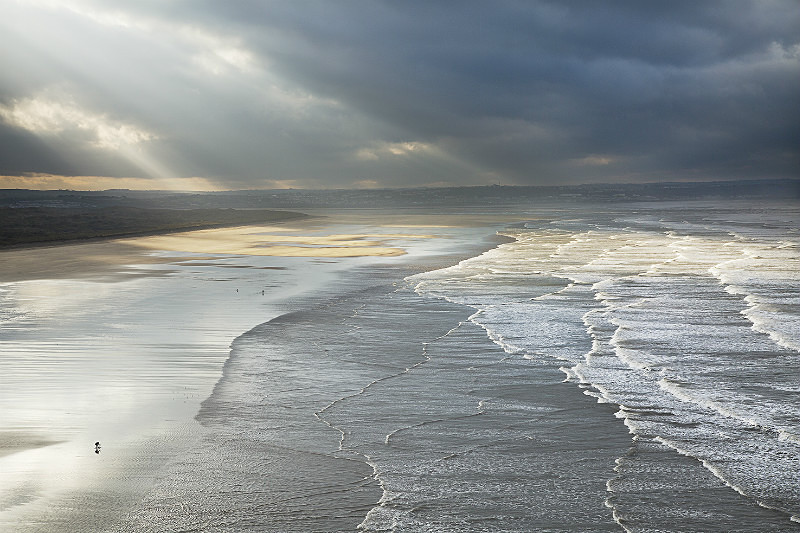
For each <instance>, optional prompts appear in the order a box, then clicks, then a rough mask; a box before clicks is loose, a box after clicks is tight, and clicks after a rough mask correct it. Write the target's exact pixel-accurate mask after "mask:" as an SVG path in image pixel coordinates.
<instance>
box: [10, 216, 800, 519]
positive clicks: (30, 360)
mask: <svg viewBox="0 0 800 533" xmlns="http://www.w3.org/2000/svg"><path fill="white" fill-rule="evenodd" d="M311 214H313V215H315V216H316V218H313V219H307V220H304V221H302V223H300V222H291V223H286V224H281V225H273V226H269V227H264V226H247V227H235V228H219V229H213V230H202V231H197V232H189V233H184V234H170V235H152V236H147V237H140V238H136V239H126V240H119V241H109V242H107V243H88V244H84V245H70V246H64V247H53V248H42V249H38V250H15V251H11V252H4V253H6V254H10V255H8V256H7V257H10V258H11V259H15V258H16V259H18V261H19V262H18V263H15V261H14V260H7V261H3V262H1V263H0V264H3V265H4V267H3V268H4V271H3V275H4V276H7V278H8V281H4V282H3V284H2V286H0V290H1V291H2V300H0V301H1V302H2V307H1V308H0V309H1V310H2V315H1V316H2V320H3V321H2V327H3V329H2V334H3V335H2V349H3V354H4V358H3V360H2V363H0V364H2V365H3V367H2V368H0V371H2V372H0V375H2V379H3V388H2V392H0V412H2V413H3V415H4V418H3V419H2V429H0V432H2V434H3V441H2V443H3V446H4V448H3V449H4V452H3V453H4V455H3V456H2V457H0V473H2V476H3V483H2V484H1V485H0V487H2V488H1V489H0V509H2V511H0V526H2V527H0V528H6V529H11V530H14V531H23V532H35V531H76V530H80V531H109V532H112V531H113V532H139V531H152V532H161V531H208V532H211V531H232V532H233V531H276V532H277V531H319V532H330V531H376V532H377V531H398V532H402V531H442V532H451V531H486V532H488V531H504V532H505V531H508V532H524V531H538V530H544V531H558V532H571V531H631V532H633V531H659V532H672V531H698V532H699V531H703V532H717V531H718V532H723V531H725V532H731V531H737V532H742V533H744V532H748V531H758V530H769V531H781V532H783V531H786V532H789V531H797V530H798V527H799V526H800V524H798V523H797V522H795V521H793V520H796V516H797V514H798V510H800V495H799V494H798V493H797V485H796V484H795V483H793V478H792V475H793V474H792V473H793V472H797V468H796V467H797V466H798V464H800V463H798V462H799V461H800V453H798V448H797V435H796V427H797V422H798V420H800V419H799V418H798V416H800V406H798V404H797V402H796V396H795V394H796V392H797V390H796V389H797V384H796V379H795V378H796V376H795V375H794V374H793V370H792V369H794V368H796V362H797V360H798V351H797V346H796V342H797V338H796V332H795V331H794V329H793V327H792V321H793V320H794V319H795V318H796V302H795V301H794V300H793V299H792V298H793V296H792V294H793V293H792V291H793V290H794V288H795V287H797V283H798V280H797V274H796V272H797V271H798V269H797V268H796V267H795V266H796V265H797V264H800V255H798V252H797V250H798V246H800V243H798V242H797V235H796V227H797V221H798V216H800V215H799V214H798V211H797V208H796V206H795V205H793V204H782V203H779V202H778V203H770V204H768V205H767V204H765V205H759V206H755V207H754V206H751V205H749V204H740V205H730V204H729V203H728V204H720V203H714V202H698V203H696V204H693V205H688V206H687V205H685V204H683V203H681V204H678V203H670V202H652V203H641V204H636V205H634V206H629V205H626V206H620V205H615V204H605V205H598V206H591V207H590V206H583V205H553V206H538V207H532V206H530V205H520V206H505V207H503V208H483V209H465V208H458V209H456V208H450V209H446V208H442V209H441V210H439V211H437V212H436V213H432V212H430V211H426V210H415V209H406V210H401V209H398V210H394V211H391V210H380V211H378V210H367V209H359V210H339V211H337V210H318V211H316V212H313V213H311ZM731 219H735V220H736V222H735V223H733V222H731ZM37 254H44V255H41V256H39V257H40V259H39V260H37ZM21 265H22V266H24V265H33V266H34V267H35V268H32V269H31V274H30V276H29V277H30V278H31V279H27V280H23V279H21V278H22V277H23V274H20V272H21V268H22V267H21ZM742 272H746V273H747V275H742ZM57 273H58V274H57ZM793 317H794V318H793ZM98 441H99V442H100V444H101V447H100V449H99V450H97V451H96V450H95V446H94V443H95V442H98ZM98 452H99V453H98ZM793 516H794V517H795V518H793Z"/></svg>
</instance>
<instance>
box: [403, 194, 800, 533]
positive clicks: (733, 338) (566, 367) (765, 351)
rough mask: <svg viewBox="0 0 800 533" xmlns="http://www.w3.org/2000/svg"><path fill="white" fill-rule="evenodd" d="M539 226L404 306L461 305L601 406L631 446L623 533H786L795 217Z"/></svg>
mask: <svg viewBox="0 0 800 533" xmlns="http://www.w3.org/2000/svg"><path fill="white" fill-rule="evenodd" d="M538 214H539V217H537V218H538V219H537V220H532V221H529V222H526V223H524V224H521V225H519V226H517V227H513V228H510V229H508V230H506V231H504V232H502V233H503V234H504V235H506V236H508V237H510V238H513V239H514V242H512V243H508V244H503V245H501V246H499V247H498V248H497V249H494V250H491V251H489V252H486V253H484V254H483V255H481V256H480V257H476V258H474V259H470V260H467V261H463V262H461V263H460V264H458V265H457V266H454V267H451V268H448V269H443V270H439V271H436V272H430V273H426V274H422V275H419V276H415V277H413V278H412V279H411V280H412V282H413V283H414V284H415V288H416V290H417V292H419V293H420V294H422V295H428V296H435V297H439V298H444V299H446V300H448V301H452V302H457V303H461V304H465V305H468V306H470V307H471V308H474V309H475V313H474V314H473V315H472V316H471V317H470V321H471V322H472V323H474V324H477V325H479V326H480V327H481V328H482V329H484V330H485V331H486V333H487V335H488V336H489V338H491V339H492V340H493V341H494V342H495V343H497V344H498V345H499V346H501V347H502V348H503V350H504V352H506V353H508V354H509V357H514V358H523V359H526V360H529V361H531V362H534V363H536V364H538V365H540V364H543V363H544V362H546V361H548V360H550V361H552V362H553V364H557V365H558V366H559V367H560V369H561V371H562V372H563V374H564V376H565V380H566V381H567V382H569V383H570V384H572V386H574V387H580V388H582V389H583V390H584V393H585V394H587V395H589V396H591V397H594V398H596V399H597V401H598V402H600V403H602V404H605V405H609V406H613V409H614V410H615V416H616V417H618V418H619V419H620V420H621V421H622V422H624V424H625V426H626V427H627V429H628V431H629V432H630V435H631V441H630V443H629V448H628V449H627V450H625V451H624V453H622V454H620V455H619V457H617V458H616V459H615V461H614V462H615V466H614V472H613V474H611V475H609V476H608V479H607V483H606V498H605V502H606V505H607V506H608V507H609V510H610V512H611V514H612V516H613V518H614V520H615V521H616V522H617V523H618V524H619V525H620V526H621V527H622V528H624V529H625V530H629V531H783V530H796V529H798V526H797V524H796V523H795V524H794V525H793V524H792V523H791V522H790V521H789V520H790V519H791V520H793V521H795V522H797V521H798V516H800V394H799V393H800V378H798V370H799V369H800V235H799V234H798V228H800V217H798V209H797V206H793V205H782V206H781V205H771V206H768V207H767V206H745V205H735V206H731V205H730V204H727V205H720V204H708V203H706V204H703V203H696V204H694V205H689V206H681V205H665V204H642V205H640V206H638V207H636V208H634V209H631V207H630V206H626V207H625V209H619V210H617V209H615V208H614V207H612V206H608V207H606V208H595V209H592V210H580V209H574V210H571V212H569V213H564V210H563V209H560V210H556V211H553V212H550V213H547V212H544V211H542V212H540V213H538ZM565 215H566V216H565ZM492 403H493V401H492V399H487V400H486V401H484V403H483V408H484V409H486V408H487V406H490V407H491V406H492ZM564 407H566V406H564ZM604 437H605V435H604V434H603V433H600V434H598V435H597V442H598V444H600V443H601V442H602V441H603V440H604ZM565 448H567V447H566V446H565ZM590 457H591V458H592V460H593V461H597V460H598V459H600V457H597V456H595V455H594V453H592V452H590V453H587V455H586V457H585V458H586V459H589V458H590ZM711 476H713V478H711ZM710 478H711V479H710ZM726 492H727V494H726ZM587 494H588V493H587ZM756 506H758V507H760V508H761V509H763V512H762V511H761V510H759V509H757V508H756ZM565 530H566V529H565Z"/></svg>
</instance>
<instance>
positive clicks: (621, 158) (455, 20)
mask: <svg viewBox="0 0 800 533" xmlns="http://www.w3.org/2000/svg"><path fill="white" fill-rule="evenodd" d="M72 5H73V6H74V5H79V6H81V7H80V9H75V8H74V7H73V8H71V9H52V8H43V7H42V8H37V9H35V10H33V11H34V15H35V16H34V17H33V19H32V20H33V21H34V22H33V23H34V24H35V25H39V26H42V25H44V26H45V27H49V28H56V29H58V28H59V27H60V26H59V24H61V25H66V26H67V27H68V28H70V29H72V30H73V31H71V32H70V31H67V32H62V33H59V31H55V40H56V41H57V42H56V43H55V46H61V49H62V51H63V52H64V53H63V54H60V53H59V52H58V51H54V50H53V49H52V48H50V47H48V46H47V45H42V44H41V43H39V44H34V40H33V39H32V38H31V37H30V36H27V37H26V31H25V30H20V27H19V25H17V26H16V30H15V32H14V34H13V37H7V39H14V40H16V41H17V42H18V43H23V44H24V45H25V46H22V47H20V51H19V52H10V51H9V50H8V47H6V51H5V52H3V54H2V55H0V61H2V63H3V65H2V66H6V65H14V66H17V67H19V68H18V69H17V70H16V72H21V74H20V75H19V76H18V78H19V79H11V80H8V79H7V80H5V81H3V82H2V84H0V87H2V90H3V94H0V103H2V104H4V105H5V106H6V109H12V108H11V106H12V102H18V101H20V99H22V98H25V97H30V95H37V94H39V95H41V94H46V93H42V91H46V90H51V91H52V89H51V87H53V86H56V87H59V88H60V90H61V91H62V93H64V94H67V93H68V94H69V95H70V97H71V98H72V99H73V100H72V101H73V103H74V104H75V106H76V109H77V108H79V109H89V110H92V111H91V112H92V113H94V115H92V116H102V117H103V120H108V121H112V122H113V124H115V125H116V126H115V127H117V129H118V131H120V132H123V133H131V132H141V135H139V137H134V139H138V140H136V141H135V144H136V148H135V150H138V152H135V151H134V152H131V151H130V150H129V151H127V152H125V153H123V154H122V155H120V153H117V152H116V151H115V150H113V149H108V144H109V143H106V145H105V148H106V149H105V151H102V150H98V148H97V147H98V146H99V145H100V144H101V143H99V142H98V141H95V142H94V144H90V146H89V147H88V148H87V147H86V146H85V145H83V146H77V145H76V146H75V147H73V148H72V149H73V150H77V151H79V152H81V153H84V154H94V155H93V157H85V158H83V160H84V161H85V164H84V165H83V168H82V169H81V170H80V173H83V174H91V173H93V172H94V173H97V172H100V171H102V172H103V173H104V174H105V175H132V174H131V172H134V173H136V172H137V169H138V173H139V174H141V175H148V176H151V177H154V178H158V177H164V176H161V174H166V175H167V177H172V178H174V177H180V176H203V177H208V178H210V179H211V180H215V181H217V182H218V183H220V184H222V185H224V186H229V187H254V186H255V187H257V186H263V185H269V184H270V183H273V182H274V183H278V182H280V183H288V184H292V185H295V186H329V187H339V186H353V185H358V184H362V185H375V184H377V185H385V186H411V185H420V184H428V183H453V184H459V183H463V184H476V183H491V182H496V181H502V182H503V183H519V184H535V183H578V182H591V181H617V180H622V181H637V180H648V181H649V180H658V179H668V180H680V179H711V178H716V179H727V178H745V177H748V178H758V177H782V176H797V175H798V169H799V168H800V156H799V155H798V148H797V142H796V139H797V138H800V131H799V130H800V126H798V125H799V124H800V10H798V9H797V4H796V3H795V2H792V1H785V2H780V1H774V2H773V1H770V2H762V1H754V2H744V1H741V2H736V1H734V2H663V3H662V2H659V3H654V2H615V3H599V2H533V1H530V2H527V1H526V2H499V1H497V2H458V3H450V2H378V1H370V2H364V1H358V2H357V1H352V2H343V1H340V2H331V1H325V2H263V1H258V2H256V1H250V2H211V1H208V2H205V3H199V2H170V3H168V4H163V3H161V2H136V3H133V2H131V3H130V5H129V6H127V7H126V8H125V9H123V10H117V11H108V9H107V8H105V7H104V4H102V3H91V2H86V3H83V4H82V3H79V2H78V3H75V2H73V3H72ZM119 5H122V4H119ZM19 10H20V11H25V10H24V9H23V8H19ZM23 15H24V13H23ZM20 18H22V15H20ZM76 32H78V34H79V35H81V36H82V37H81V38H76V37H75V35H76ZM59 39H60V41H59ZM67 56H68V57H72V59H73V60H72V61H69V60H67V59H68V58H67ZM31 61H33V62H34V64H35V65H39V67H40V68H35V67H32V66H31ZM42 65H49V66H50V68H47V69H45V68H42ZM6 71H8V70H6ZM39 98H40V99H41V98H43V97H41V96H40V97H39ZM15 99H16V100H15ZM50 101H52V99H51V100H50ZM29 107H30V106H29ZM26 109H27V108H26ZM31 109H33V108H32V107H31ZM87 113H88V111H87ZM6 115H8V112H7V113H6ZM65 120H66V119H65ZM98 121H100V119H98ZM6 122H8V118H6ZM91 124H94V122H92V123H91ZM98 124H99V122H98ZM122 125H125V126H127V127H128V129H127V130H126V129H124V127H123V126H122ZM92 128H94V125H92V126H91V127H89V129H88V130H87V129H86V128H84V129H83V130H81V131H82V134H85V135H103V132H104V131H107V128H106V129H104V126H103V125H102V124H99V125H97V128H96V130H95V129H92ZM64 129H65V130H67V128H66V127H64ZM112 129H113V128H112ZM87 131H88V133H87ZM115 131H116V130H115ZM48 135H50V137H48ZM59 135H62V138H60V140H59V143H60V142H62V141H64V140H65V139H64V138H63V137H64V132H61V133H60V134H59ZM41 136H43V138H45V140H46V141H48V142H49V143H50V145H48V146H50V149H51V150H53V149H56V148H53V143H54V139H53V137H52V135H51V134H50V133H47V132H45V133H44V134H41ZM125 139H128V137H125ZM142 139H145V140H142ZM115 143H116V144H119V142H117V141H115V140H113V139H112V141H111V142H110V144H112V145H114V144H115ZM65 146H66V145H62V144H58V146H57V150H58V151H59V152H63V151H64V150H65ZM30 150H31V151H32V152H36V150H38V148H36V147H35V146H34V144H31V147H30ZM100 152H102V153H100ZM142 153H144V154H146V157H144V156H142V155H141V154H142ZM126 154H127V157H125V156H126ZM132 154H133V155H132ZM137 154H138V155H137ZM115 162H116V163H117V164H118V165H119V166H118V167H116V168H117V172H112V171H113V170H114V168H115V167H114V164H115ZM0 164H3V165H6V164H5V162H4V160H2V161H0ZM72 164H75V163H72ZM34 166H35V165H34ZM34 166H30V167H28V170H29V171H38V170H37V169H36V168H34ZM79 166H80V165H79ZM6 167H8V165H6ZM8 168H11V167H8ZM14 168H18V166H15V167H14ZM65 168H67V167H65ZM109 170H111V171H109ZM70 171H73V172H74V170H70ZM8 172H9V171H8V170H0V174H3V173H8ZM65 172H66V171H65ZM270 180H273V181H270Z"/></svg>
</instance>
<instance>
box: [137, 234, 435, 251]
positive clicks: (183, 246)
mask: <svg viewBox="0 0 800 533" xmlns="http://www.w3.org/2000/svg"><path fill="white" fill-rule="evenodd" d="M296 231H299V230H296V229H290V228H285V227H280V228H279V227H274V226H238V227H233V228H218V229H208V230H198V231H188V232H183V233H172V234H168V235H154V236H148V237H136V238H132V239H125V242H126V243H127V244H131V245H134V246H139V247H142V248H147V249H151V250H162V251H173V252H191V253H206V254H208V253H212V254H232V255H263V256H281V257H365V256H386V257H388V256H398V255H404V254H405V253H406V251H405V249H403V248H400V247H396V246H390V245H389V244H388V242H387V241H391V240H395V239H425V238H433V237H434V235H414V234H398V233H393V234H331V235H300V234H290V235H286V233H289V232H296ZM277 232H280V233H281V234H280V235H279V234H277Z"/></svg>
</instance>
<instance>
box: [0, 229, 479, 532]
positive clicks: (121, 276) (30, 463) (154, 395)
mask: <svg viewBox="0 0 800 533" xmlns="http://www.w3.org/2000/svg"><path fill="white" fill-rule="evenodd" d="M298 222H301V221H298ZM351 222H352V221H351ZM363 222H364V221H360V222H358V223H356V224H353V223H349V224H344V225H343V224H341V223H337V222H335V221H334V220H332V219H330V218H329V219H325V221H324V222H322V221H321V220H320V219H313V220H312V219H303V220H302V222H301V223H300V224H299V225H301V226H303V228H302V232H301V233H304V234H307V235H309V236H312V237H314V238H315V239H319V238H321V237H324V234H326V233H328V234H332V235H349V236H354V235H356V236H357V235H359V233H357V232H355V231H354V230H357V229H359V227H360V228H361V234H360V235H362V236H364V238H356V239H350V240H351V241H353V242H349V243H348V244H349V245H351V246H353V247H354V249H356V250H357V251H358V253H356V254H354V255H353V256H349V257H342V256H339V257H336V256H331V255H330V253H329V250H326V248H327V244H326V243H325V242H324V240H323V241H314V242H315V243H316V244H309V243H308V242H300V243H299V244H298V247H299V248H305V249H311V250H313V249H314V246H318V248H317V250H318V253H316V254H315V255H313V256H306V257H296V256H291V255H288V254H284V255H247V254H243V253H241V252H242V250H237V251H238V252H240V253H230V254H229V253H219V252H217V253H207V254H200V253H196V252H191V251H185V250H181V249H179V248H180V246H178V247H176V248H178V249H174V250H166V251H165V250H163V249H159V247H158V246H150V245H148V246H137V245H134V244H131V241H132V239H114V240H108V241H103V242H91V243H80V244H77V243H70V244H67V245H65V246H51V247H35V248H28V249H24V250H13V251H9V250H4V251H3V252H0V253H2V254H3V255H5V256H6V258H8V257H13V258H15V259H16V263H17V264H16V267H13V265H12V266H10V265H11V263H14V261H2V262H1V263H0V264H2V265H3V270H4V272H3V273H2V275H0V280H1V281H2V283H0V289H1V290H2V294H1V295H0V303H2V304H3V309H4V310H5V311H6V312H4V314H3V315H0V316H2V317H4V318H6V319H9V318H10V319H11V320H16V322H15V324H14V328H15V329H14V330H13V331H14V332H15V333H14V335H11V336H7V338H6V340H5V341H4V347H5V348H6V350H5V351H7V352H8V353H9V355H10V357H9V358H8V359H7V360H6V361H4V364H5V368H3V371H4V373H5V375H6V376H7V381H6V383H7V384H8V385H9V386H8V387H5V389H4V391H3V392H0V404H2V408H3V409H4V410H5V412H9V413H11V414H12V415H13V417H12V418H13V420H12V419H8V420H7V424H6V427H5V428H3V431H2V433H5V436H6V437H9V438H6V439H5V440H6V444H8V445H9V446H8V449H7V450H6V451H7V452H9V453H10V455H5V456H0V462H3V461H4V462H3V463H2V465H1V466H0V468H3V469H4V471H9V472H13V475H12V476H10V477H8V478H7V482H8V484H7V485H6V487H5V488H4V489H3V491H0V508H2V509H4V511H2V512H0V524H3V525H12V526H13V527H14V528H16V529H17V530H20V531H44V530H47V531H72V530H75V527H78V526H80V527H83V528H86V527H89V529H96V527H95V526H88V523H87V522H86V521H87V520H89V521H91V520H97V521H98V522H101V521H102V522H105V523H107V524H113V523H116V521H117V520H119V519H120V517H121V516H122V515H124V513H125V511H124V510H125V509H126V508H128V507H130V506H132V505H134V503H135V502H136V501H138V499H139V498H140V497H141V495H142V494H143V493H144V492H146V491H147V490H148V489H149V487H152V485H153V483H154V482H155V481H156V480H157V479H158V478H159V477H160V476H162V475H163V471H164V468H166V465H168V464H170V463H171V462H173V461H174V460H175V459H176V457H179V456H180V455H181V454H182V453H184V452H185V451H186V450H187V449H188V448H187V447H188V446H190V445H191V443H193V442H196V441H197V439H200V438H202V436H203V434H204V431H205V430H204V429H203V428H202V427H201V426H199V425H198V424H197V422H196V421H195V420H194V416H195V415H196V414H197V411H198V409H199V407H200V402H201V401H203V400H204V399H206V398H208V397H209V395H210V393H211V388H212V386H213V385H214V384H215V383H216V382H217V381H218V379H219V376H220V372H221V369H222V365H223V363H224V361H226V360H227V358H228V357H229V352H228V349H227V346H228V344H229V343H230V340H231V339H232V338H234V337H236V336H237V335H239V334H240V333H241V332H242V331H249V330H250V329H251V328H252V327H253V326H255V325H257V324H260V323H263V322H264V321H265V320H269V319H270V318H271V317H277V316H280V315H281V314H283V313H285V312H287V311H292V310H293V309H297V308H298V307H302V306H303V305H313V303H314V302H318V301H320V295H321V294H325V293H327V291H328V289H326V287H333V286H334V285H335V280H337V279H340V278H341V277H342V276H349V275H350V274H347V272H350V271H352V270H353V269H354V268H361V267H362V266H366V265H369V264H372V265H380V264H390V263H396V262H399V264H403V265H405V266H404V267H403V268H404V269H405V268H407V269H409V270H408V272H413V271H416V270H419V269H425V268H429V267H430V266H431V265H432V264H433V265H439V264H441V263H443V262H444V263H452V262H453V261H457V260H458V259H460V258H461V257H465V256H468V255H469V254H470V253H471V250H472V249H474V248H476V247H481V248H483V249H486V247H491V246H492V245H493V242H490V241H492V240H493V239H491V238H490V239H487V240H486V241H485V242H484V243H483V244H480V245H476V243H475V242H474V241H473V240H472V237H469V236H475V235H477V234H482V235H487V234H489V235H491V233H492V232H491V231H488V228H487V227H483V228H482V229H478V230H476V229H475V228H473V229H470V230H468V231H466V232H462V233H461V234H459V233H458V232H459V231H461V230H459V229H457V228H456V229H454V228H448V229H447V230H445V231H443V232H442V233H440V234H438V235H433V234H432V233H431V231H430V230H431V229H432V228H433V226H436V224H434V223H433V222H432V221H425V220H420V222H421V223H420V224H419V225H418V227H417V228H416V229H415V230H413V231H412V230H411V229H406V230H404V231H403V232H402V233H398V232H397V230H396V229H394V228H386V227H382V226H381V225H380V224H377V223H375V224H374V226H366V225H364V224H363ZM259 229H263V228H259ZM272 229H273V230H276V231H278V230H279V231H281V232H286V233H289V234H294V233H297V232H298V229H297V228H292V227H290V225H287V224H282V225H280V226H276V227H275V228H272ZM211 231H212V232H213V231H222V232H226V233H227V232H230V231H232V229H231V228H226V229H221V230H211ZM476 231H477V233H476ZM412 233H416V234H417V235H412ZM198 234H202V232H198V231H193V232H184V234H183V235H181V234H177V235H178V236H179V237H180V242H182V243H186V242H190V241H192V239H193V238H196V237H197V236H198ZM270 234H271V235H274V234H273V233H270ZM378 238H381V239H383V241H385V242H386V243H389V244H391V247H395V248H402V249H403V251H404V253H403V255H380V254H375V255H372V256H370V255H368V254H364V253H363V249H364V248H365V246H364V244H365V243H366V244H367V245H368V246H366V248H369V247H370V246H369V245H376V244H378V243H377V242H375V241H376V239H378ZM134 240H135V239H134ZM142 240H146V238H143V239H142ZM309 246H310V248H309ZM373 248H375V249H377V250H379V249H380V248H382V247H381V246H373ZM457 250H460V251H461V254H460V255H459V254H457V253H456V251H457ZM467 250H469V251H467ZM448 257H449V258H451V259H450V260H448V259H446V258H448ZM20 258H22V259H24V260H20ZM25 264H28V265H31V266H33V267H36V268H34V270H32V271H26V270H25V268H24V265H25ZM414 265H417V266H414ZM21 267H22V268H21ZM15 268H16V270H15ZM23 280H26V281H23ZM311 280H313V283H310V282H309V281H311ZM363 281H366V280H361V281H358V283H362V282H363ZM398 281H399V280H398ZM332 283H333V285H331V284H332ZM262 287H263V289H262ZM262 290H263V291H266V294H265V293H264V292H262ZM23 302H29V303H24V304H23ZM0 310H2V309H0ZM8 311H10V312H11V313H10V314H9V313H8ZM34 317H36V318H35V320H33V318H34ZM42 320H44V322H42ZM8 324H9V323H8V322H6V325H8ZM85 335H88V337H87V338H86V339H84V338H83V337H84V336H85ZM26 339H30V340H26ZM31 340H32V341H33V342H32V343H31ZM73 353H80V354H81V356H80V358H79V359H76V358H74V356H73V355H72V354H73ZM111 354H113V356H112V357H110V355H111ZM87 380H90V381H87ZM90 382H91V383H92V384H91V385H90V384H89V383H90ZM22 391H25V392H24V395H23V396H21V394H22ZM98 401H100V402H101V403H97V402H98ZM20 402H23V404H25V403H26V402H27V406H26V408H25V409H20V408H19V407H14V406H19V405H20ZM26 417H27V418H26ZM26 420H27V422H26ZM37 420H39V421H40V422H37ZM8 423H10V424H11V426H9V425H8ZM26 424H27V425H28V426H29V427H30V428H31V430H30V431H26V430H25V427H26ZM59 428H60V429H59ZM22 437H25V438H24V439H23V438H22ZM12 439H13V442H12ZM96 440H99V441H100V442H101V443H102V445H103V448H102V452H101V453H100V454H97V455H95V454H94V453H93V450H92V448H91V447H88V446H87V445H86V443H87V442H91V443H93V442H95V441H96ZM12 448H13V449H12ZM65 459H66V460H65ZM11 464H14V465H16V466H14V467H13V468H11V467H10V466H8V465H11ZM54 465H58V467H54ZM52 476H55V478H56V479H59V482H58V483H55V484H54V483H53V482H52V481H51V480H50V479H51V477H52ZM87 483H88V484H89V485H87ZM78 501H81V502H83V503H81V504H79V503H78ZM78 505H83V506H86V509H87V512H88V510H91V509H92V508H93V507H96V508H97V509H95V510H94V511H92V512H93V513H94V514H95V515H96V518H92V517H91V516H87V515H86V514H85V513H84V512H83V511H77V512H76V511H75V509H76V506H78ZM76 513H77V514H76ZM44 517H48V518H46V519H45V518H44ZM41 520H45V523H46V524H47V525H46V526H42V527H39V526H37V525H36V524H37V523H39V521H41ZM104 527H105V526H104Z"/></svg>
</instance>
